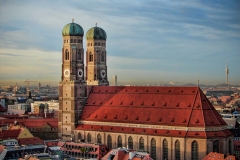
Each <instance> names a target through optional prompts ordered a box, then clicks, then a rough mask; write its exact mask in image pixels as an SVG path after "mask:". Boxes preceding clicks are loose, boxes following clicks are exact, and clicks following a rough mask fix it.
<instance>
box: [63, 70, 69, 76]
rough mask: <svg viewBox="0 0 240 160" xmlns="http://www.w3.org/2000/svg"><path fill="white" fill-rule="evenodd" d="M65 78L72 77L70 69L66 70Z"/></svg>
mask: <svg viewBox="0 0 240 160" xmlns="http://www.w3.org/2000/svg"><path fill="white" fill-rule="evenodd" d="M64 76H65V77H69V76H70V71H69V69H65V70H64Z"/></svg>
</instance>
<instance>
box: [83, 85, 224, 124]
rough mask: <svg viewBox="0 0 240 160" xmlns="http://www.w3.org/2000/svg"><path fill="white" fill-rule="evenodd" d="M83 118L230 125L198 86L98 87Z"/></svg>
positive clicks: (88, 103)
mask: <svg viewBox="0 0 240 160" xmlns="http://www.w3.org/2000/svg"><path fill="white" fill-rule="evenodd" d="M166 115H167V116H166ZM80 120H86V121H103V122H119V123H136V124H139V123H140V124H156V125H168V126H188V127H204V126H225V125H226V123H225V122H224V121H223V119H222V118H221V116H220V115H219V113H218V112H217V111H216V110H215V109H214V107H213V106H212V104H211V103H210V102H209V101H208V99H207V98H206V96H205V95H204V94H203V92H202V91H201V89H200V88H198V87H129V86H127V87H109V86H108V87H105V86H95V87H92V90H91V92H90V94H89V97H88V100H87V102H86V105H85V107H84V109H83V112H82V115H81V119H80Z"/></svg>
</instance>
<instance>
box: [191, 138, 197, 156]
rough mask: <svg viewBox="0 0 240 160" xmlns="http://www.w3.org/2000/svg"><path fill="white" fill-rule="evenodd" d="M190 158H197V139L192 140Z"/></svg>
mask: <svg viewBox="0 0 240 160" xmlns="http://www.w3.org/2000/svg"><path fill="white" fill-rule="evenodd" d="M192 160H198V143H197V141H193V142H192Z"/></svg>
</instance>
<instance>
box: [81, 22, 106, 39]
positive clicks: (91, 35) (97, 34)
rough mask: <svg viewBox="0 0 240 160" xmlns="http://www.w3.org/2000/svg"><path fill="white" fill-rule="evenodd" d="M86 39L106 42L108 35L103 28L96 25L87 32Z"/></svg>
mask: <svg viewBox="0 0 240 160" xmlns="http://www.w3.org/2000/svg"><path fill="white" fill-rule="evenodd" d="M86 38H87V40H90V39H94V40H106V39H107V34H106V32H105V31H104V30H103V29H102V28H100V27H97V24H96V27H92V28H90V29H89V30H88V31H87V34H86Z"/></svg>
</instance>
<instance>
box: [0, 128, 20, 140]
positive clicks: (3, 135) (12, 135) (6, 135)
mask: <svg viewBox="0 0 240 160" xmlns="http://www.w3.org/2000/svg"><path fill="white" fill-rule="evenodd" d="M21 131H22V130H21V129H13V130H2V131H1V132H0V139H2V140H4V139H16V138H17V137H18V136H19V134H20V133H21Z"/></svg>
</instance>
